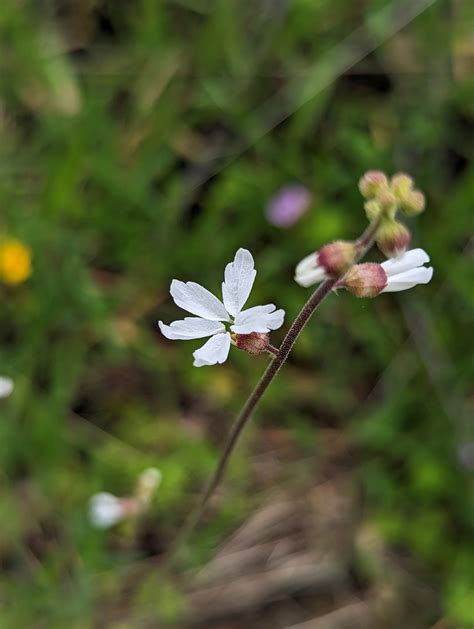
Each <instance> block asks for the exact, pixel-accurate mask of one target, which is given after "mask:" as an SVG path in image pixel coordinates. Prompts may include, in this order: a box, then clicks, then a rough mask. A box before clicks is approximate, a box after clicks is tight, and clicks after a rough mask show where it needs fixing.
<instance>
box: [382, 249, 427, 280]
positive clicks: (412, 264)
mask: <svg viewBox="0 0 474 629" xmlns="http://www.w3.org/2000/svg"><path fill="white" fill-rule="evenodd" d="M429 261H430V256H429V255H428V254H427V253H426V251H425V250H424V249H410V251H407V252H406V253H404V254H403V255H402V256H400V257H399V258H391V259H390V260H386V261H385V262H382V268H383V270H384V271H385V273H386V274H387V277H390V276H391V275H396V274H397V273H403V272H404V271H408V270H409V269H415V268H416V267H418V266H422V265H423V264H425V262H429Z"/></svg>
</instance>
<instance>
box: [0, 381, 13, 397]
mask: <svg viewBox="0 0 474 629" xmlns="http://www.w3.org/2000/svg"><path fill="white" fill-rule="evenodd" d="M14 386H15V385H14V384H13V380H12V379H11V378H4V377H3V376H0V398H2V397H8V396H9V395H10V394H11V392H12V391H13V389H14Z"/></svg>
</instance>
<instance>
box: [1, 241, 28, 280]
mask: <svg viewBox="0 0 474 629" xmlns="http://www.w3.org/2000/svg"><path fill="white" fill-rule="evenodd" d="M30 275H31V250H30V248H29V247H27V246H26V245H24V244H23V243H22V242H20V241H19V240H16V239H15V238H7V239H6V240H4V241H3V242H0V280H1V281H2V282H4V283H5V284H11V285H14V284H21V282H24V281H25V280H26V279H28V278H29V276H30Z"/></svg>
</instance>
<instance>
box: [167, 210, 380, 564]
mask: <svg viewBox="0 0 474 629" xmlns="http://www.w3.org/2000/svg"><path fill="white" fill-rule="evenodd" d="M379 224H380V219H376V220H375V221H373V222H372V223H371V224H370V225H369V226H368V227H367V229H366V230H365V231H364V233H363V234H362V235H361V236H360V238H359V239H358V240H357V241H356V242H355V245H356V247H357V259H356V261H358V260H360V259H361V258H362V256H364V255H365V254H366V253H367V251H368V250H369V249H370V247H371V246H372V244H373V242H374V240H375V236H376V234H377V230H378V228H379ZM339 279H340V278H331V279H328V280H325V281H324V282H323V283H322V284H320V285H319V286H318V288H317V289H316V290H315V291H314V293H313V294H312V295H311V297H310V298H309V299H308V301H307V302H306V304H305V305H304V306H303V308H302V309H301V311H300V313H299V314H298V316H297V317H296V319H295V320H294V321H293V323H292V325H291V327H290V329H289V330H288V332H287V334H286V336H285V338H284V339H283V343H282V344H281V346H280V349H279V350H277V354H275V356H274V358H273V360H272V361H271V362H270V364H269V365H268V367H267V368H266V370H265V372H264V373H263V375H262V377H261V378H260V380H259V382H258V383H257V386H256V387H255V389H254V390H253V392H252V393H251V394H250V397H249V398H248V399H247V401H246V402H245V404H244V406H243V407H242V410H241V411H240V413H239V414H238V415H237V417H236V419H235V421H234V423H233V425H232V427H231V429H230V433H229V436H228V437H227V441H226V444H225V446H224V450H223V452H222V454H221V457H220V459H219V463H218V465H217V468H216V470H215V471H214V474H213V475H212V477H211V479H210V480H209V482H208V484H207V486H206V489H205V491H204V493H203V494H202V497H201V499H200V501H199V503H198V505H197V507H196V508H195V509H194V510H193V511H192V512H191V514H190V515H189V517H188V519H187V520H186V521H185V522H184V524H183V526H182V528H181V530H180V531H179V532H178V534H177V536H176V537H175V540H174V542H173V543H172V545H171V547H170V549H169V551H168V554H167V555H166V556H165V557H164V559H163V563H162V567H168V566H169V565H171V563H172V562H173V561H174V559H175V558H176V556H177V554H178V553H179V550H180V548H181V547H182V546H183V544H184V543H185V542H186V540H187V539H188V537H189V536H190V535H191V533H192V532H193V530H194V529H195V528H196V526H197V525H198V524H199V522H200V520H201V518H202V516H203V514H204V511H205V510H206V507H207V505H208V503H209V500H210V499H211V497H212V495H213V494H214V492H215V490H216V489H217V487H218V486H219V484H220V482H221V480H222V478H223V476H224V474H225V471H226V469H227V465H228V463H229V459H230V456H231V454H232V452H233V451H234V448H235V446H236V444H237V441H238V439H239V437H240V434H241V433H242V431H243V429H244V428H245V426H246V424H247V422H248V421H249V419H250V417H251V416H252V413H253V411H254V409H255V407H256V406H257V404H258V403H259V402H260V400H261V399H262V396H263V394H264V393H265V391H266V390H267V388H268V386H269V385H270V384H271V382H272V381H273V379H274V378H275V376H276V375H277V373H278V372H279V371H280V369H281V368H282V366H283V365H284V363H285V361H286V359H287V358H288V355H289V354H290V352H291V350H292V348H293V345H294V344H295V342H296V339H297V338H298V336H299V335H300V333H301V331H302V330H303V328H304V327H305V325H306V324H307V323H308V321H309V319H310V318H311V316H312V314H313V313H314V311H315V310H316V308H318V306H319V305H320V304H321V303H322V301H323V300H324V299H326V297H327V296H328V295H329V294H330V292H331V291H332V289H333V288H334V287H335V286H336V284H337V282H338V280H339Z"/></svg>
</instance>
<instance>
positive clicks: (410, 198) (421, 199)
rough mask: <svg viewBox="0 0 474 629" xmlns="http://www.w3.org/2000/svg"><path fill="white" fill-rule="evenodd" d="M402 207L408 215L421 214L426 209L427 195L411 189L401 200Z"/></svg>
mask: <svg viewBox="0 0 474 629" xmlns="http://www.w3.org/2000/svg"><path fill="white" fill-rule="evenodd" d="M400 207H401V209H402V210H403V212H405V214H407V215H408V216H416V215H417V214H421V212H423V210H424V209H425V195H424V194H423V192H420V191H419V190H410V192H408V193H407V194H406V195H405V196H404V197H403V199H401V201H400Z"/></svg>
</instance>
